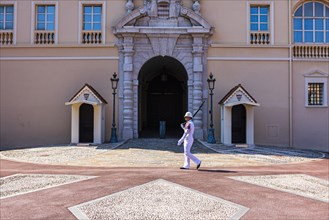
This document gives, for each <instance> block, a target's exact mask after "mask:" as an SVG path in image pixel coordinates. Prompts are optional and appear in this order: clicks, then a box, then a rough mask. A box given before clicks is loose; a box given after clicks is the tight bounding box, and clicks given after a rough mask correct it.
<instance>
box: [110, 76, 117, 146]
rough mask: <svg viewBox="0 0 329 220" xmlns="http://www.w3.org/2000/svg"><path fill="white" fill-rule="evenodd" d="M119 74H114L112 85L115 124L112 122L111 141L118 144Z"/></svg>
mask: <svg viewBox="0 0 329 220" xmlns="http://www.w3.org/2000/svg"><path fill="white" fill-rule="evenodd" d="M117 76H118V75H117V73H116V72H114V73H113V76H112V78H111V85H112V89H113V93H112V94H113V122H112V129H111V139H110V143H117V142H118V138H117V128H116V127H115V95H116V94H117V93H116V90H117V88H118V82H119V78H117Z"/></svg>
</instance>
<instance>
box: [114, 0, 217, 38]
mask: <svg viewBox="0 0 329 220" xmlns="http://www.w3.org/2000/svg"><path fill="white" fill-rule="evenodd" d="M166 5H167V6H166ZM132 26H133V27H163V28H165V27H200V28H204V29H207V30H208V32H211V30H212V27H211V25H210V24H209V23H208V22H207V21H206V20H205V19H204V18H203V17H202V16H201V14H199V13H196V12H194V11H193V10H191V9H188V8H185V7H183V6H182V5H181V4H180V0H158V1H157V0H152V1H147V3H146V5H145V6H144V7H143V8H138V9H135V10H133V11H132V12H130V13H128V14H127V15H126V16H125V17H123V18H122V19H121V20H120V21H119V22H118V23H117V25H116V26H115V27H114V33H118V32H120V29H122V28H124V27H132Z"/></svg>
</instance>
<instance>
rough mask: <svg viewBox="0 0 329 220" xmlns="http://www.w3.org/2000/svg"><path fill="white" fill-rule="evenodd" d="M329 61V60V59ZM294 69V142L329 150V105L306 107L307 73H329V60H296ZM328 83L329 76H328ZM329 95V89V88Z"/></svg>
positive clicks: (302, 145)
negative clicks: (325, 61)
mask: <svg viewBox="0 0 329 220" xmlns="http://www.w3.org/2000/svg"><path fill="white" fill-rule="evenodd" d="M328 61H329V60H328ZM293 68H294V71H293V94H294V99H293V112H294V115H293V143H294V146H295V147H298V148H312V149H317V150H325V151H329V140H328V139H329V109H328V107H305V98H307V97H305V96H307V94H305V92H304V89H305V77H304V75H305V74H310V73H313V72H315V71H320V72H324V73H327V74H328V73H329V62H328V63H319V62H298V61H296V62H294V66H293ZM326 80H327V83H328V77H327V79H326ZM327 97H329V91H328V90H327Z"/></svg>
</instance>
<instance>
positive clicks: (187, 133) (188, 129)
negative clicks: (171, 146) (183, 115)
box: [178, 120, 194, 145]
mask: <svg viewBox="0 0 329 220" xmlns="http://www.w3.org/2000/svg"><path fill="white" fill-rule="evenodd" d="M181 127H182V128H183V130H184V134H183V136H182V137H181V139H179V141H178V145H181V144H182V143H183V141H192V140H193V134H194V123H193V121H192V120H189V121H187V122H186V124H185V126H183V125H181Z"/></svg>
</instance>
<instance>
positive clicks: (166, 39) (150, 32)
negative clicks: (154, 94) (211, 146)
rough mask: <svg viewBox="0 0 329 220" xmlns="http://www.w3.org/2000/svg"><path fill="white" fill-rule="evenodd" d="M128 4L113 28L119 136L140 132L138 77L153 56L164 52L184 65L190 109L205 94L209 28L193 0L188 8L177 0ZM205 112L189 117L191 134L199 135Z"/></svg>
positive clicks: (125, 136) (150, 0)
mask: <svg viewBox="0 0 329 220" xmlns="http://www.w3.org/2000/svg"><path fill="white" fill-rule="evenodd" d="M133 7H134V5H133V1H132V0H129V1H128V2H127V5H126V9H127V15H126V16H125V17H123V18H122V19H121V20H120V21H119V22H118V24H117V25H116V26H115V27H114V34H115V35H116V36H117V37H118V39H119V40H118V44H117V47H118V49H119V72H120V76H121V80H120V86H119V128H120V130H119V135H120V136H121V137H122V138H123V139H128V138H138V136H139V134H138V123H139V122H138V118H139V117H138V100H139V99H138V95H139V94H138V83H139V82H138V76H139V72H140V69H141V68H142V66H143V64H145V63H146V62H147V61H148V60H149V59H151V58H153V57H156V56H169V57H172V58H175V59H176V60H178V61H179V62H180V63H181V64H182V65H183V66H184V67H185V69H186V72H187V75H188V80H187V86H188V91H187V92H188V102H187V103H188V106H187V109H188V110H189V111H191V112H195V111H196V110H197V109H198V108H199V106H200V105H201V103H202V101H203V100H204V99H207V94H208V87H207V83H206V78H207V68H206V66H207V62H206V56H207V49H208V44H209V37H210V36H211V34H212V31H213V28H212V27H211V25H210V24H209V23H208V22H207V21H206V20H205V19H204V18H203V17H202V16H201V13H200V4H199V2H198V1H194V4H193V9H188V8H185V7H183V6H182V2H181V0H144V7H142V8H138V9H135V10H133ZM205 108H207V107H205ZM204 110H205V109H204ZM206 112H207V111H203V112H202V111H201V112H199V113H198V114H197V115H196V117H195V118H194V123H195V127H196V133H195V137H196V138H203V137H204V131H205V130H206V126H207V125H206V121H207V114H206Z"/></svg>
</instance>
